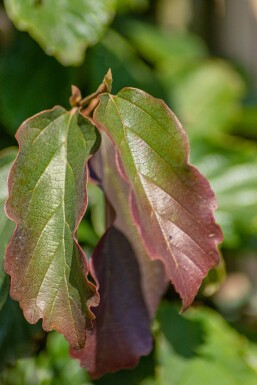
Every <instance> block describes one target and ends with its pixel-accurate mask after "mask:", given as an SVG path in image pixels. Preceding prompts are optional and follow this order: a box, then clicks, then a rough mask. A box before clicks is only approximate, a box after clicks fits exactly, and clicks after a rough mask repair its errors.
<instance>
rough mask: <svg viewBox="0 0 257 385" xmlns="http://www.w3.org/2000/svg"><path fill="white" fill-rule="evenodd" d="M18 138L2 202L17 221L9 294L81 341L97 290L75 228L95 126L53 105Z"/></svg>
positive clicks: (46, 323)
mask: <svg viewBox="0 0 257 385" xmlns="http://www.w3.org/2000/svg"><path fill="white" fill-rule="evenodd" d="M17 140H18V142H19V146H20V152H19V155H18V158H17V160H16V162H15V164H14V166H13V167H12V169H11V172H10V176H9V199H8V201H7V204H6V211H7V214H8V216H9V217H10V218H11V219H12V220H14V221H15V222H16V224H17V227H16V230H15V233H14V235H13V237H12V240H11V242H10V244H9V246H8V249H7V253H6V259H5V269H6V272H7V273H8V274H9V275H11V296H12V298H13V299H15V300H17V301H19V303H20V306H21V307H22V309H23V311H24V315H25V317H26V319H27V320H28V321H29V322H30V323H35V322H37V321H38V320H39V319H40V318H43V327H44V329H45V330H47V331H49V330H51V329H55V330H58V331H59V332H60V333H63V334H64V336H65V337H66V339H67V340H68V341H69V343H70V344H71V346H73V347H74V348H82V347H83V346H84V344H85V327H89V326H90V325H91V322H90V320H91V319H92V318H93V314H92V313H91V311H90V306H95V305H96V304H97V302H98V299H97V298H98V297H97V295H96V293H95V288H94V285H93V284H92V283H90V282H89V281H88V279H87V278H86V275H87V270H88V268H87V262H86V257H85V255H84V253H83V251H82V249H81V248H80V247H79V245H78V242H77V238H76V230H77V227H78V224H79V222H80V220H81V218H82V216H83V214H84V212H85V208H86V204H87V193H86V182H87V172H86V161H87V160H88V158H89V157H90V156H91V155H92V154H93V153H94V152H95V151H96V150H97V148H98V145H99V134H98V133H97V131H96V129H95V127H94V126H93V125H92V124H91V123H90V122H89V120H88V119H87V118H85V117H83V116H82V115H81V114H80V113H79V112H78V111H77V110H76V109H72V110H71V112H67V111H66V110H64V109H63V108H62V107H55V108H53V109H52V110H49V111H45V112H42V113H40V114H38V115H36V116H34V117H32V118H31V119H29V120H27V121H26V122H25V123H24V124H23V125H22V126H21V127H20V128H19V130H18V132H17Z"/></svg>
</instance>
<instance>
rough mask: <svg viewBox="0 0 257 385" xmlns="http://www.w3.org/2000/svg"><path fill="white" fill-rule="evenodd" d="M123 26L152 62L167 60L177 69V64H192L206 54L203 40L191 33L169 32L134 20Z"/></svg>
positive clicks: (137, 46)
mask: <svg viewBox="0 0 257 385" xmlns="http://www.w3.org/2000/svg"><path fill="white" fill-rule="evenodd" d="M125 27H126V28H125V31H126V32H127V34H128V36H129V37H130V39H131V40H132V41H133V43H134V45H135V46H136V48H137V49H138V50H139V52H140V53H141V54H142V55H143V56H144V57H145V58H146V59H147V60H149V61H150V62H152V63H154V64H158V63H161V62H165V61H167V60H169V63H170V66H171V67H175V69H176V70H178V69H179V66H184V65H188V62H189V61H190V64H191V65H192V62H194V61H196V60H199V59H201V58H203V57H205V56H206V55H207V49H206V47H205V44H204V42H203V41H202V40H201V39H200V38H199V37H197V36H195V35H193V34H189V33H171V32H168V31H164V30H161V29H160V28H158V27H156V26H153V25H151V24H146V23H140V22H136V21H134V20H133V21H132V22H129V23H127V24H126V25H125ZM171 70H172V71H173V70H174V68H171Z"/></svg>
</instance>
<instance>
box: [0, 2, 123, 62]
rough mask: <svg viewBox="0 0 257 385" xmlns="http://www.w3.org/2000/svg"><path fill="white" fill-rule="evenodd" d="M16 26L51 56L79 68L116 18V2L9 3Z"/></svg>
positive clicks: (6, 3) (7, 4)
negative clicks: (107, 26)
mask: <svg viewBox="0 0 257 385" xmlns="http://www.w3.org/2000/svg"><path fill="white" fill-rule="evenodd" d="M4 3H5V7H6V11H7V13H8V15H9V17H10V19H11V20H12V21H13V22H14V24H15V26H16V27H17V28H18V29H20V30H22V31H28V32H29V33H30V35H31V36H32V37H33V38H34V39H35V40H36V41H37V42H38V43H39V44H40V45H41V46H42V48H43V49H44V50H45V51H46V53H47V54H49V55H53V56H55V57H56V58H57V59H58V60H59V61H60V62H61V63H62V64H64V65H78V64H80V63H81V62H82V61H83V59H84V51H85V49H86V48H87V47H88V46H90V45H93V44H95V43H96V42H97V41H98V40H99V39H100V37H101V36H102V34H103V32H104V30H105V27H106V25H107V24H108V23H109V22H110V20H111V18H112V16H113V14H114V5H115V1H114V0H94V1H91V0H77V1H70V0H64V1H59V0H34V1H32V0H5V2H4Z"/></svg>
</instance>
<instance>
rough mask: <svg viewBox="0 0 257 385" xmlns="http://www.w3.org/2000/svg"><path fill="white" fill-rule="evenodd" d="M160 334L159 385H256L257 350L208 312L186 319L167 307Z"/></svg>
mask: <svg viewBox="0 0 257 385" xmlns="http://www.w3.org/2000/svg"><path fill="white" fill-rule="evenodd" d="M158 322H159V329H158V332H157V334H156V344H157V346H156V358H157V365H158V371H157V384H158V385H167V384H172V385H195V384H201V385H202V384H205V383H208V384H211V385H216V384H222V385H242V384H249V385H254V384H255V383H256V376H257V367H256V358H257V349H256V346H254V345H253V344H251V343H250V342H249V341H248V340H247V339H246V338H245V337H243V336H240V335H239V334H237V333H236V332H235V331H234V330H233V329H232V328H231V327H230V326H229V325H228V324H227V323H226V322H225V321H224V320H223V319H222V317H221V316H220V315H219V314H217V313H215V312H214V311H213V310H211V309H208V308H205V309H204V308H198V309H190V310H188V311H187V312H186V314H185V315H184V316H183V317H182V316H181V315H178V313H177V309H176V308H174V307H173V306H171V305H169V304H168V303H164V304H163V305H162V306H161V308H160V310H159V314H158Z"/></svg>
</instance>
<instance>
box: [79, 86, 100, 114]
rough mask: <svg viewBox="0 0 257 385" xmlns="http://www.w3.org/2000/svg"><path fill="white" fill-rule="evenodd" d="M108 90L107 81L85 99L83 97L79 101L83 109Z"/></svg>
mask: <svg viewBox="0 0 257 385" xmlns="http://www.w3.org/2000/svg"><path fill="white" fill-rule="evenodd" d="M106 91H107V85H106V84H105V83H103V84H101V85H100V86H99V87H98V89H97V90H96V91H95V92H93V93H92V94H91V95H88V96H86V97H85V98H84V99H82V100H81V101H80V102H79V106H80V107H81V108H82V109H83V108H84V107H86V106H87V105H88V104H89V103H90V102H91V100H93V99H95V98H97V96H98V95H100V94H102V93H103V92H106Z"/></svg>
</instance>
